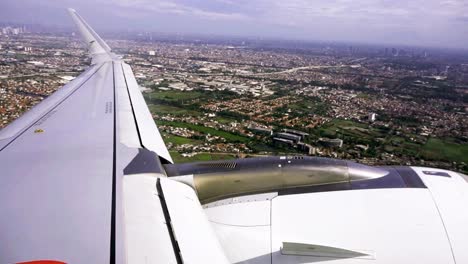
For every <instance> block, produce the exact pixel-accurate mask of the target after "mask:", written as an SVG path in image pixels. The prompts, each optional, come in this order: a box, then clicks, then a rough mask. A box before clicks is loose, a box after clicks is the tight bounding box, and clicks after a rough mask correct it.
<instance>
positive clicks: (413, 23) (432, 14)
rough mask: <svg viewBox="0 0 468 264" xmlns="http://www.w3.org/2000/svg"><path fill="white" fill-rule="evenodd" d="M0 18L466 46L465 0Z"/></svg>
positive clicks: (257, 0) (191, 6)
mask: <svg viewBox="0 0 468 264" xmlns="http://www.w3.org/2000/svg"><path fill="white" fill-rule="evenodd" d="M1 1H2V3H1V4H0V17H1V18H2V20H4V21H5V20H12V21H25V22H31V21H32V22H36V23H37V22H41V23H44V22H47V23H48V24H63V23H64V22H63V21H66V22H67V23H68V21H69V19H68V18H66V12H65V11H64V10H65V8H66V7H69V6H72V7H75V8H76V9H77V10H78V11H79V12H80V13H81V14H82V15H83V16H84V17H85V18H87V19H89V20H90V23H91V24H93V25H96V26H97V27H98V28H113V29H116V28H119V29H122V28H125V29H127V28H133V29H145V30H146V29H148V30H163V31H166V32H171V31H174V32H191V33H214V34H227V35H231V34H233V35H249V36H262V37H282V38H295V39H311V40H330V41H332V40H340V41H359V42H377V41H387V42H391V43H404V44H421V45H445V46H460V47H461V46H464V45H465V43H468V32H467V31H468V27H467V26H466V22H467V18H468V15H467V14H468V2H467V1H466V0H442V1H440V0H314V1H311V0H288V1H284V0H79V1H78V0H41V1H35V0H1Z"/></svg>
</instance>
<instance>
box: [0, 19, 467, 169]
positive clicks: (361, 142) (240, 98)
mask: <svg viewBox="0 0 468 264" xmlns="http://www.w3.org/2000/svg"><path fill="white" fill-rule="evenodd" d="M106 40H107V42H108V43H109V46H111V47H113V50H114V51H115V52H116V53H118V54H121V55H122V56H123V58H124V60H125V61H126V62H127V63H129V64H130V65H131V66H132V68H133V71H134V74H135V76H136V78H137V81H138V83H139V85H140V87H141V90H142V92H143V94H144V97H145V100H146V102H147V104H148V107H149V109H150V111H151V113H152V115H153V117H154V120H155V122H156V123H157V125H158V127H159V130H160V131H161V133H162V135H163V138H164V140H165V142H166V145H167V146H168V148H169V150H170V153H171V155H172V157H173V158H174V161H175V162H185V161H199V160H212V159H229V158H234V157H237V158H245V157H257V156H269V155H310V156H320V157H331V158H340V159H349V160H354V161H358V162H360V163H364V164H369V165H382V166H385V165H415V166H428V167H438V168H444V169H451V170H456V171H460V172H465V173H466V172H467V171H468V51H466V50H465V51H463V50H461V51H459V50H444V49H432V48H418V47H396V46H372V45H364V44H346V43H325V42H321V43H312V42H310V43H309V42H300V41H284V40H283V41H279V40H278V41H276V40H264V39H262V40H259V39H254V38H246V39H242V38H221V37H220V38H215V37H199V36H190V37H184V38H182V37H180V36H172V37H171V36H168V35H164V36H157V34H153V33H140V34H136V33H135V34H109V36H108V38H106ZM89 63H90V60H89V59H88V58H87V56H86V50H85V49H84V45H83V44H82V43H81V42H80V39H79V38H78V36H75V34H74V33H72V32H65V33H63V32H60V33H46V32H41V33H38V32H34V31H32V32H30V31H29V30H28V28H27V27H24V26H3V27H1V28H0V128H3V127H5V126H7V125H8V124H9V123H11V122H12V121H14V120H15V119H16V118H18V117H19V116H21V115H22V114H23V113H24V112H25V111H27V110H29V109H31V108H32V107H34V105H36V104H38V103H39V102H41V101H42V100H43V99H44V98H46V97H47V96H49V95H50V94H52V93H53V92H54V91H56V90H57V89H58V88H60V87H61V86H63V85H65V84H66V83H68V82H70V81H71V80H73V78H74V77H76V76H77V75H79V74H80V73H81V72H83V71H84V70H85V69H86V68H87V67H88V65H89Z"/></svg>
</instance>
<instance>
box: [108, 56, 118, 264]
mask: <svg viewBox="0 0 468 264" xmlns="http://www.w3.org/2000/svg"><path fill="white" fill-rule="evenodd" d="M112 81H113V86H112V88H113V96H114V131H113V137H114V140H113V157H112V159H113V162H112V206H111V235H110V257H109V258H110V264H114V263H115V243H116V241H115V239H116V236H115V222H116V219H115V218H116V211H115V210H116V197H115V196H116V185H117V183H116V180H117V176H116V173H117V151H116V145H117V136H116V133H117V128H116V119H117V118H116V116H117V104H116V103H115V71H114V62H112Z"/></svg>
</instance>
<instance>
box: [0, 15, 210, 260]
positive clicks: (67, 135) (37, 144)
mask: <svg viewBox="0 0 468 264" xmlns="http://www.w3.org/2000/svg"><path fill="white" fill-rule="evenodd" d="M69 12H70V14H71V16H72V18H73V20H74V22H75V23H76V25H77V27H78V29H79V32H80V33H81V35H82V37H83V40H84V41H85V42H86V44H87V47H88V51H89V55H90V56H91V58H92V64H91V66H90V67H89V68H88V69H87V70H86V71H85V72H84V73H82V74H81V75H80V76H78V77H77V78H76V79H74V80H73V81H72V82H70V83H69V84H67V85H66V86H64V87H62V88H60V89H59V90H58V91H57V92H55V93H54V94H53V95H51V96H49V97H48V98H47V99H45V100H44V101H43V102H41V103H40V104H39V105H37V106H36V107H34V108H33V109H32V110H30V111H29V112H27V113H26V114H25V115H23V116H22V117H20V118H19V119H17V120H16V121H14V122H13V123H12V124H10V125H9V126H8V127H6V128H4V129H3V130H1V132H0V168H1V170H0V176H1V177H0V208H1V213H0V216H1V217H0V240H1V246H0V263H22V262H28V261H37V260H54V261H60V262H65V263H109V262H110V263H123V262H127V261H128V262H133V263H144V262H145V263H156V262H157V263H178V262H180V259H181V258H182V257H184V258H185V259H190V258H191V257H192V259H193V256H192V255H190V254H191V253H190V251H187V250H186V251H184V254H185V256H181V254H180V253H179V251H180V248H181V247H183V244H182V242H183V241H181V242H180V244H181V245H178V244H177V241H176V240H175V238H174V234H173V233H171V227H170V225H169V224H168V221H169V219H170V215H169V214H168V212H167V208H165V207H164V206H165V203H166V201H163V200H161V199H160V196H162V192H163V190H164V189H165V187H166V185H168V183H167V182H162V183H158V186H159V189H157V188H156V184H157V181H158V180H157V178H158V177H159V176H161V177H163V176H164V170H163V169H162V164H167V163H172V159H171V156H170V155H169V152H168V150H167V148H166V146H165V144H164V142H163V140H162V138H161V135H160V133H159V131H158V128H157V127H156V124H155V123H154V121H153V118H152V115H151V114H150V111H149V110H148V108H147V106H146V104H145V101H144V98H143V96H142V94H141V92H140V90H139V87H138V84H137V82H136V80H135V77H134V75H133V72H132V69H131V68H130V66H129V65H127V64H126V63H124V62H123V61H122V60H121V59H120V58H119V57H117V56H116V55H115V54H113V53H112V51H111V49H110V48H109V46H108V45H107V44H106V43H105V42H104V41H103V40H102V39H101V38H100V37H99V36H98V35H97V34H96V32H95V31H94V30H92V29H91V28H90V26H89V25H88V24H87V23H86V22H85V21H84V20H83V19H82V18H81V17H80V16H79V15H78V14H77V13H76V12H75V11H74V10H72V9H70V10H69ZM130 176H132V177H130ZM178 184H179V183H178ZM169 185H170V184H169ZM179 185H182V184H179ZM185 186H186V185H183V186H174V183H173V184H172V185H170V186H167V187H166V189H167V192H169V193H168V194H166V196H170V197H171V200H169V201H167V203H173V202H174V200H176V201H177V199H178V198H177V197H174V195H171V193H170V192H171V190H172V188H176V189H177V192H185V193H184V195H185V196H189V195H194V194H193V190H192V189H191V188H190V187H186V188H188V189H184V188H185ZM158 190H159V192H158ZM191 190H192V192H190V191H191ZM155 194H156V195H155ZM177 204H178V206H179V207H184V206H185V207H190V206H193V208H192V211H197V208H200V210H201V207H200V204H198V205H197V204H196V202H195V204H194V202H192V204H188V203H187V202H185V203H183V202H180V201H179V202H177ZM197 206H198V207H197ZM185 209H186V210H189V209H187V208H185ZM200 210H199V211H198V214H200V212H201V211H200ZM195 215H196V214H195ZM201 219H202V218H201ZM199 221H202V220H199ZM181 225H183V223H182V224H181ZM182 228H183V227H180V228H179V230H181V229H182ZM201 230H203V228H202V229H201ZM180 237H183V236H182V235H180ZM185 243H187V242H185ZM207 245H210V243H208V244H207ZM210 246H213V245H210ZM202 247H203V246H202ZM200 252H202V251H201V250H200ZM187 254H188V255H187Z"/></svg>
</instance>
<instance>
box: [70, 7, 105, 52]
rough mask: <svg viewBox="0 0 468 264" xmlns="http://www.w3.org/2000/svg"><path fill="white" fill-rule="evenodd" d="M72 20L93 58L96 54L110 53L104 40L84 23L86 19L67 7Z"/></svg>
mask: <svg viewBox="0 0 468 264" xmlns="http://www.w3.org/2000/svg"><path fill="white" fill-rule="evenodd" d="M68 12H69V13H70V15H71V17H72V19H73V21H74V22H75V24H76V26H77V28H78V30H79V31H80V34H81V37H82V38H83V40H84V41H85V42H86V45H87V47H88V51H89V54H90V56H91V57H92V58H93V59H94V57H96V56H101V55H106V54H107V55H110V54H111V48H110V47H109V46H108V45H107V43H106V42H104V40H102V38H101V37H100V36H99V35H98V34H97V33H96V32H95V31H94V30H93V29H92V28H91V27H90V26H89V25H88V23H86V21H85V20H84V19H83V18H82V17H81V16H80V15H79V14H78V13H77V12H76V11H75V9H72V8H68Z"/></svg>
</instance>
